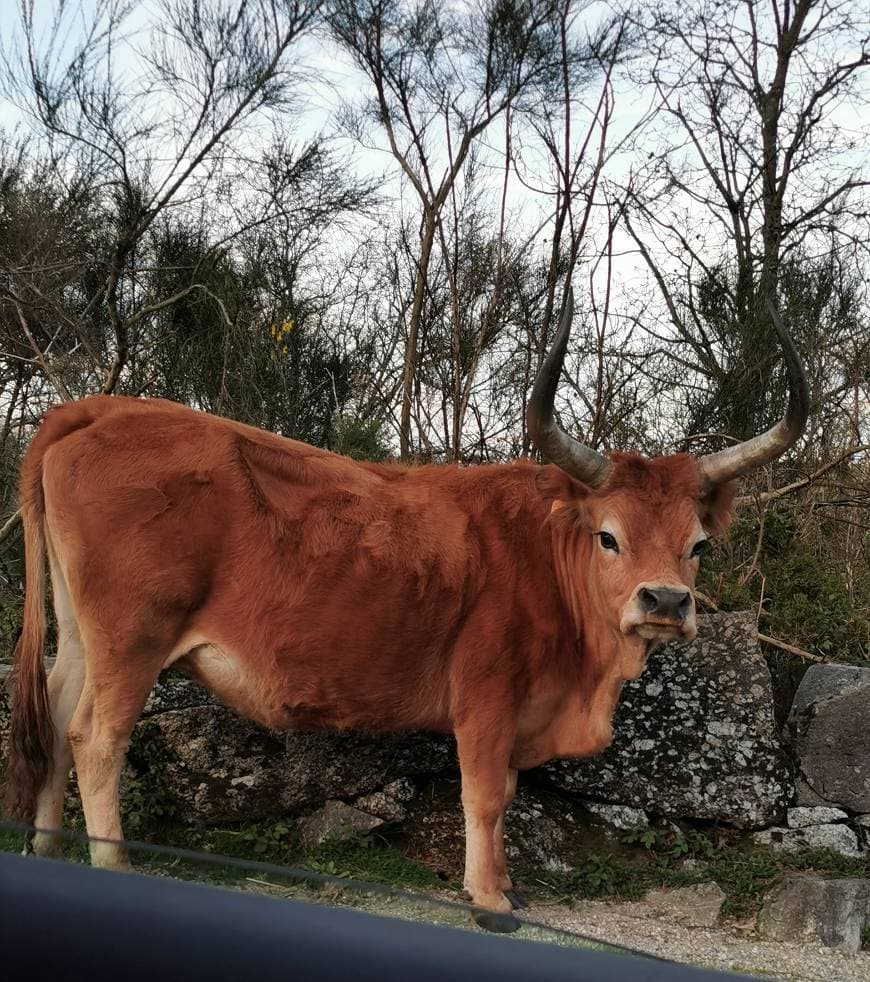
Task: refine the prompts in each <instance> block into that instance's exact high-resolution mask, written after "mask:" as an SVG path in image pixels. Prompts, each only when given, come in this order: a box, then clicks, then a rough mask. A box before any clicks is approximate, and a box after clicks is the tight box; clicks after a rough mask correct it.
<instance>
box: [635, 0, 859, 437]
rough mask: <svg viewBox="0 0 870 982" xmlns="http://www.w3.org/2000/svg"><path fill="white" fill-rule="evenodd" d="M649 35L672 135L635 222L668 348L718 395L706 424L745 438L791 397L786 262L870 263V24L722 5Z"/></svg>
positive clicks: (797, 6)
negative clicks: (784, 337)
mask: <svg viewBox="0 0 870 982" xmlns="http://www.w3.org/2000/svg"><path fill="white" fill-rule="evenodd" d="M642 26H643V29H644V31H645V37H646V39H647V46H648V47H649V49H650V52H651V54H650V64H649V66H648V73H647V74H646V75H644V74H642V73H641V72H640V71H639V72H638V75H637V77H638V80H639V81H643V80H644V79H645V80H646V81H648V82H649V83H650V84H651V85H652V86H653V87H654V89H655V92H656V93H657V95H658V100H659V117H658V119H659V121H660V123H661V130H660V135H661V137H662V139H663V140H664V141H666V142H665V146H664V149H663V150H661V151H659V152H656V151H653V152H652V153H650V154H649V157H650V159H649V160H648V161H647V164H646V166H645V168H644V170H643V179H644V180H643V183H642V185H636V190H635V191H633V192H632V196H631V197H632V206H633V207H632V209H631V210H630V211H629V212H628V214H627V216H626V228H627V230H628V232H629V234H630V235H631V236H632V237H633V239H634V241H635V242H636V244H637V247H638V248H639V250H640V253H641V255H642V257H643V259H644V261H645V262H646V264H647V266H648V268H649V270H650V272H651V274H652V276H653V279H654V281H655V283H656V285H657V286H658V289H659V292H660V294H661V297H662V299H663V301H664V305H665V309H666V311H667V319H668V321H669V324H670V331H669V332H668V331H664V330H663V331H659V332H656V334H657V338H658V340H660V341H661V342H662V343H664V344H666V343H667V342H668V337H672V338H674V339H675V340H676V342H677V345H678V353H679V357H680V358H681V359H683V360H684V362H685V365H686V368H687V369H688V370H689V371H691V372H693V373H695V374H697V375H698V376H700V377H701V378H703V379H705V380H706V381H707V385H708V387H710V388H711V390H712V393H713V397H712V399H711V400H708V402H707V406H708V409H707V411H706V412H702V413H701V414H700V415H698V414H696V416H695V419H694V424H695V425H698V426H700V427H703V426H704V425H705V424H710V423H712V424H713V425H714V426H715V425H721V427H722V428H724V429H725V430H726V432H729V433H731V434H732V435H733V436H736V437H740V436H743V435H745V434H746V433H747V432H754V431H755V430H756V429H757V428H758V426H759V425H763V424H764V423H766V422H768V421H769V419H768V417H769V415H770V414H772V413H773V412H774V411H775V410H774V408H773V407H774V406H775V405H777V404H778V402H777V400H778V399H779V398H780V392H779V388H778V386H777V385H773V386H772V385H770V378H769V373H770V371H771V370H772V366H771V363H770V360H769V359H770V352H771V350H772V346H771V344H769V341H770V338H771V337H772V329H771V327H770V325H769V323H768V319H767V314H766V312H765V308H764V300H765V298H767V297H771V298H776V297H777V296H778V295H779V294H780V293H781V291H780V280H781V270H782V269H783V268H784V265H785V264H787V263H792V264H794V263H795V262H797V261H798V260H800V261H801V262H802V263H804V264H805V266H806V268H808V269H811V268H814V267H815V266H816V265H818V264H819V263H821V264H822V265H824V263H825V261H826V260H825V256H826V255H827V253H828V252H829V251H830V249H831V248H835V249H843V250H845V251H846V252H850V253H851V254H852V255H858V254H861V255H862V256H863V259H862V260H861V261H862V263H864V262H866V253H867V248H868V245H870V235H868V231H867V229H868V226H867V214H868V195H867V191H866V189H867V187H868V184H870V182H868V181H867V179H866V177H865V176H864V174H863V173H862V168H861V161H860V159H859V157H858V156H857V155H856V149H857V148H858V147H859V146H861V145H862V144H866V137H867V135H870V134H868V133H867V129H866V126H867V119H868V113H867V109H868V104H867V89H866V86H865V85H864V82H863V80H864V77H865V70H866V69H867V68H868V66H870V17H868V16H867V10H866V6H864V5H862V4H860V3H856V2H850V0H845V2H841V0H727V2H724V3H723V2H719V0H715V2H712V0H711V2H709V3H704V4H702V5H701V6H700V7H699V8H698V7H693V8H691V9H688V10H686V9H685V8H683V7H679V6H677V5H672V4H665V5H660V6H657V7H656V8H655V9H654V10H653V11H652V12H651V13H650V14H649V15H648V18H647V19H645V20H644V22H643V25H642ZM862 106H863V113H862V110H861V107H862ZM862 133H863V134H864V135H863V137H862V135H861V134H862ZM643 138H644V141H645V144H646V146H649V145H650V144H651V143H652V139H653V134H652V133H651V132H650V131H649V130H648V131H646V132H645V133H644V137H643ZM639 186H642V190H637V187H639ZM717 322H718V325H720V326H721V325H723V324H725V323H727V324H728V325H730V327H729V328H728V329H727V330H719V329H717ZM675 353H677V351H676V349H675ZM759 394H762V396H761V397H759ZM711 409H712V412H711V411H710V410H711Z"/></svg>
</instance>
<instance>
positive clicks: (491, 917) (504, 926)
mask: <svg viewBox="0 0 870 982" xmlns="http://www.w3.org/2000/svg"><path fill="white" fill-rule="evenodd" d="M471 916H472V918H473V919H474V923H475V924H477V925H478V927H482V928H483V929H484V931H492V932H494V933H495V934H512V933H513V932H514V931H518V930H519V929H520V928H521V927H522V922H520V921H518V920H517V919H516V918H515V917H514V915H513V914H499V913H498V912H497V911H494V910H480V909H478V910H473V911H472V912H471Z"/></svg>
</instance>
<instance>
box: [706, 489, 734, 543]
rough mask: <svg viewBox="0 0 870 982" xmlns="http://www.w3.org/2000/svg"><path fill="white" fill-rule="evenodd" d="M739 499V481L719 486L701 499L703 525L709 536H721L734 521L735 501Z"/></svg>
mask: <svg viewBox="0 0 870 982" xmlns="http://www.w3.org/2000/svg"><path fill="white" fill-rule="evenodd" d="M736 497H737V481H726V482H725V483H724V484H717V485H715V486H714V487H713V488H711V490H709V491H707V492H706V493H705V494H704V495H703V496H702V497H701V499H700V501H699V503H698V506H699V513H700V518H701V524H702V525H703V526H704V529H705V531H706V532H707V534H708V535H721V534H722V533H723V532H724V531H725V530H726V529H727V528H728V526H729V525H730V524H731V522H732V521H733V520H734V499H735V498H736Z"/></svg>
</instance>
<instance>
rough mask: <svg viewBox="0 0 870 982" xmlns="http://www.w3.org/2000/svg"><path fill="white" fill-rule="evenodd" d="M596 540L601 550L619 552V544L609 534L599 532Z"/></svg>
mask: <svg viewBox="0 0 870 982" xmlns="http://www.w3.org/2000/svg"><path fill="white" fill-rule="evenodd" d="M598 538H599V540H600V542H601V548H602V549H609V550H611V551H612V552H619V543H618V542H617V541H616V539H614V538H613V536H612V535H611V534H610V533H609V532H599V533H598Z"/></svg>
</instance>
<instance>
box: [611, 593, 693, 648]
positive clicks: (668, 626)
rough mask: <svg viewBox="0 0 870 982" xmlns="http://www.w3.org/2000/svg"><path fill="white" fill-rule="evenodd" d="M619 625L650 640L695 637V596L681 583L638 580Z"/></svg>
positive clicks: (626, 632) (624, 629) (628, 632)
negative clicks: (640, 581) (642, 581)
mask: <svg viewBox="0 0 870 982" xmlns="http://www.w3.org/2000/svg"><path fill="white" fill-rule="evenodd" d="M620 629H621V630H622V631H623V633H625V634H630V633H635V634H639V635H640V636H641V637H642V638H647V639H648V640H650V641H673V640H676V639H677V638H681V639H684V640H691V639H692V638H694V637H695V635H696V634H697V633H698V632H697V626H696V624H695V600H694V598H693V596H692V593H691V591H690V590H687V589H686V588H685V587H684V586H682V585H679V586H674V585H665V584H654V583H641V584H640V585H639V586H638V588H637V590H635V593H634V596H633V597H632V599H631V600H630V601H629V602H628V603H627V604H626V606H625V610H624V611H623V615H622V618H621V623H620Z"/></svg>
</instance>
